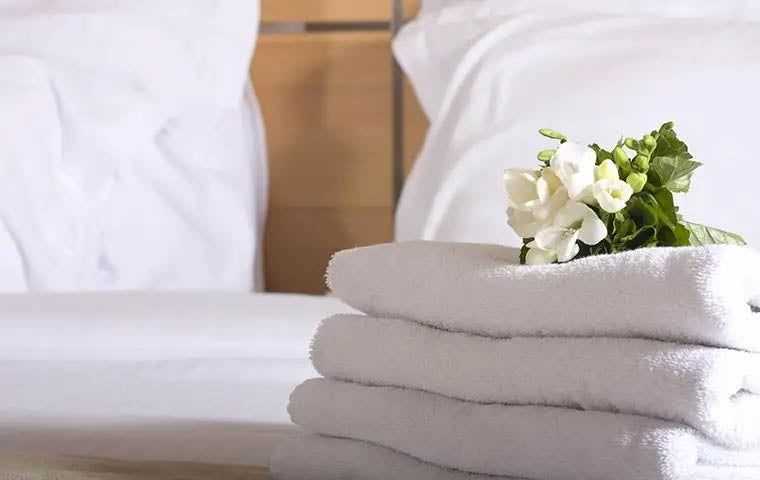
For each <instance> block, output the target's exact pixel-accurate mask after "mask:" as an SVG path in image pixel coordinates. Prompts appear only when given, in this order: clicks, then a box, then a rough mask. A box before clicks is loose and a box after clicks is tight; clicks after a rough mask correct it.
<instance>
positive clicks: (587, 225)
mask: <svg viewBox="0 0 760 480" xmlns="http://www.w3.org/2000/svg"><path fill="white" fill-rule="evenodd" d="M606 237H607V226H606V225H605V224H604V222H603V221H602V220H601V219H600V218H599V216H597V214H596V213H595V212H594V211H593V210H592V211H591V213H589V214H588V215H586V217H585V218H584V219H583V225H581V229H580V230H579V231H578V238H579V239H580V241H581V242H583V243H585V244H586V245H596V244H597V243H599V242H601V241H602V240H604V239H605V238H606Z"/></svg>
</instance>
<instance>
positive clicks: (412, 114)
mask: <svg viewBox="0 0 760 480" xmlns="http://www.w3.org/2000/svg"><path fill="white" fill-rule="evenodd" d="M403 3H404V5H403V7H404V11H405V12H406V14H407V15H411V14H412V13H413V12H414V11H415V9H416V2H403ZM401 4H402V2H396V4H395V9H394V8H393V7H394V2H391V1H387V0H366V1H363V2H359V3H358V4H357V3H356V2H351V1H342V0H319V1H316V0H308V1H299V2H281V1H279V0H271V1H268V0H264V1H262V12H261V17H262V21H263V24H262V31H261V34H260V36H259V41H258V47H257V54H256V58H255V61H254V63H253V64H252V66H251V77H252V80H253V82H254V85H255V87H256V93H257V95H258V97H259V101H260V103H261V108H262V113H263V116H264V120H265V124H266V125H267V143H268V147H269V152H270V155H269V157H270V161H269V169H270V184H271V187H270V198H269V211H268V221H267V228H266V232H267V233H266V241H265V245H264V250H265V252H264V253H265V257H264V258H265V264H266V272H267V274H266V276H267V278H266V284H267V290H268V291H269V292H290V293H259V294H244V293H212V292H207V293H204V292H187V293H134V292H133V293H129V292H126V293H91V294H80V293H76V294H42V295H37V294H34V295H21V294H20V295H4V296H2V297H1V298H0V304H2V305H3V312H2V313H0V318H1V319H2V335H0V392H2V395H0V473H1V475H0V476H2V477H3V478H6V477H7V478H24V479H36V478H46V479H48V478H56V479H69V478H71V479H77V480H79V479H91V478H108V479H133V478H140V479H143V478H145V479H164V478H187V479H195V478H214V479H220V480H225V479H228V478H229V479H237V478H253V479H256V478H267V473H266V472H267V468H266V466H267V465H268V459H269V456H270V453H271V451H272V449H273V447H274V445H275V444H276V443H277V442H278V441H280V440H282V439H284V438H286V437H287V436H289V435H292V434H293V433H294V431H295V428H294V427H293V426H292V424H291V423H290V421H289V418H288V415H287V412H286V411H285V406H286V404H287V399H288V395H289V393H290V391H291V390H292V388H293V387H294V386H295V385H297V384H298V383H300V382H301V381H302V380H303V379H305V378H308V377H310V376H313V375H314V372H313V370H312V367H311V365H310V363H309V361H308V346H309V340H310V337H311V335H312V333H313V330H314V328H315V327H316V325H317V323H318V322H319V321H320V320H321V319H322V318H325V317H326V316H329V315H330V314H333V313H339V312H345V311H348V310H349V309H348V307H346V306H345V305H343V304H341V303H340V302H338V301H337V300H334V299H332V298H330V297H325V296H318V295H313V296H312V295H307V294H322V293H324V290H325V287H324V283H323V271H324V267H325V266H326V264H327V261H328V260H329V257H330V255H331V254H332V253H333V252H335V251H337V250H340V249H342V248H347V247H352V246H355V245H365V244H371V243H377V242H381V241H385V240H390V239H391V238H392V235H393V212H394V206H395V200H396V197H397V194H398V188H399V185H400V183H399V182H400V179H401V177H402V175H403V172H404V171H405V170H408V168H409V167H410V166H411V159H412V158H413V153H414V152H415V150H416V149H417V148H418V147H419V145H420V144H421V138H422V136H423V133H424V130H425V128H426V121H425V119H424V116H423V115H422V113H421V111H420V110H419V108H418V107H417V106H416V104H415V103H414V97H413V95H411V94H408V95H403V94H402V91H401V88H405V89H407V88H408V87H407V86H403V85H402V84H401V83H400V79H401V77H400V74H399V71H398V70H397V69H394V65H393V64H392V61H391V51H390V41H391V37H392V30H393V26H394V23H393V21H392V20H395V21H396V22H398V21H400V20H401V19H402V17H403V15H402V13H401V12H402V9H401V7H402V5H401ZM394 14H395V17H394ZM283 59H285V60H283ZM357 61H360V62H361V65H362V68H361V69H356V62H357ZM407 93H410V92H407ZM402 99H403V102H404V103H403V104H401V103H400V102H401V101H402ZM402 122H404V123H406V124H407V128H405V129H401V128H400V126H401V123H402ZM404 144H406V148H403V146H404ZM378 179H379V180H378Z"/></svg>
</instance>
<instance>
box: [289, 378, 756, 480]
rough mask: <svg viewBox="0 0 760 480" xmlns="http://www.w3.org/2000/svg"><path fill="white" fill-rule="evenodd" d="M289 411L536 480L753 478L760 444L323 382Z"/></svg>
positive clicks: (301, 421) (640, 421)
mask: <svg viewBox="0 0 760 480" xmlns="http://www.w3.org/2000/svg"><path fill="white" fill-rule="evenodd" d="M357 406H360V407H361V408H357ZM288 410H289V412H290V415H291V418H292V419H293V421H294V422H295V423H297V424H298V425H301V426H302V427H304V428H306V429H307V430H309V431H311V432H316V433H321V434H325V435H331V436H336V437H345V438H352V439H357V440H364V441H368V442H372V443H376V444H378V445H381V446H385V447H388V448H391V449H393V450H396V451H399V452H402V453H406V454H408V455H411V456H413V457H416V458H419V459H421V460H423V461H427V462H430V463H434V464H437V465H443V466H446V467H450V468H455V469H458V470H463V471H469V472H476V473H483V474H491V475H511V476H517V477H526V478H534V479H541V480H692V479H694V478H695V477H696V478H699V477H700V476H705V475H707V474H710V473H711V472H716V471H719V472H722V474H723V475H725V476H726V478H730V477H729V476H728V474H731V473H732V472H734V473H737V474H738V473H748V474H753V475H754V478H760V450H756V451H731V450H727V449H723V448H720V447H716V446H713V445H711V444H709V443H708V442H707V441H706V440H705V439H704V438H703V437H701V436H700V435H699V434H698V433H696V432H695V431H694V430H692V429H690V428H687V427H683V426H680V425H678V424H675V423H671V422H667V421H663V420H656V419H651V418H647V417H640V416H634V415H626V414H612V413H602V412H584V411H578V410H572V409H565V408H553V407H536V406H505V405H483V404H477V403H469V402H463V401H460V400H454V399H451V398H448V397H444V396H440V395H435V394H432V393H426V392H421V391H416V390H409V389H400V388H391V387H369V386H362V385H358V384H351V383H347V382H339V381H333V380H325V379H314V380H309V381H307V382H305V383H304V384H302V385H301V386H299V387H298V388H296V390H295V391H294V392H293V394H292V396H291V401H290V405H289V407H288ZM733 467H737V468H735V469H734V468H733Z"/></svg>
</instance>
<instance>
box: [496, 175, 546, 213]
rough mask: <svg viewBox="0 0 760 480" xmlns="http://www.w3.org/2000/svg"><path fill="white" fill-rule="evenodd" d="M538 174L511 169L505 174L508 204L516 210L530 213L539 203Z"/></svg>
mask: <svg viewBox="0 0 760 480" xmlns="http://www.w3.org/2000/svg"><path fill="white" fill-rule="evenodd" d="M537 181H538V172H536V171H534V170H525V169H517V168H513V169H509V170H507V171H505V172H504V185H505V187H506V189H507V204H508V205H509V206H510V207H512V208H515V209H518V210H523V211H528V210H530V209H531V208H532V207H533V206H534V205H535V204H537V203H539V196H538V189H537V186H536V182H537Z"/></svg>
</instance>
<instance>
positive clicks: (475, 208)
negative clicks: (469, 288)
mask: <svg viewBox="0 0 760 480" xmlns="http://www.w3.org/2000/svg"><path fill="white" fill-rule="evenodd" d="M563 3H566V2H560V1H559V0H510V1H509V2H504V1H501V0H492V1H489V0H481V1H470V2H453V3H452V4H451V5H450V6H448V7H446V8H443V9H440V10H438V11H435V12H432V13H428V14H423V15H421V16H420V17H419V18H418V19H416V20H414V21H413V22H411V23H410V24H409V25H408V26H407V27H406V28H405V29H404V30H403V31H402V32H401V34H400V35H399V37H398V39H397V40H396V43H395V51H396V55H397V57H398V59H399V61H400V63H401V64H402V66H403V67H404V69H405V70H406V72H407V73H408V75H409V76H410V78H411V80H412V82H413V84H414V86H415V89H416V91H417V93H418V96H419V98H420V100H421V103H422V104H423V108H424V109H425V111H426V112H427V114H428V115H429V116H430V119H431V128H430V131H429V134H428V137H427V141H426V144H425V146H424V148H423V150H422V152H421V154H420V156H419V158H418V160H417V163H416V165H415V167H414V169H413V171H412V173H411V175H410V177H409V179H408V181H407V184H406V186H405V189H404V193H403V196H402V199H401V203H400V206H399V210H398V215H397V219H396V227H397V229H396V232H397V233H396V235H397V238H398V239H399V240H408V239H430V240H453V241H478V242H497V243H507V244H513V245H518V244H519V239H518V238H517V236H516V235H514V234H513V233H512V232H511V231H510V229H509V227H508V226H507V225H506V214H505V209H506V205H505V194H504V187H503V185H502V173H503V170H504V169H505V168H510V167H530V166H532V165H535V164H536V163H535V162H536V160H535V155H536V153H537V152H538V151H539V150H541V149H543V148H547V145H549V144H548V143H547V142H545V141H544V139H542V138H541V137H539V136H538V135H537V133H536V132H537V130H538V129H539V128H541V127H549V128H554V129H558V130H561V131H563V132H564V133H566V134H568V135H569V136H571V137H572V138H573V139H575V140H577V141H581V142H592V141H599V142H600V143H605V144H609V145H611V144H614V143H615V142H616V141H617V139H618V138H619V137H620V136H621V135H623V134H625V135H632V136H633V135H636V136H638V135H642V134H644V133H645V132H648V131H650V130H651V129H653V128H655V127H658V126H659V125H660V124H661V123H662V122H665V121H669V120H674V121H676V124H677V130H678V131H679V133H680V134H681V135H682V137H683V138H684V139H685V140H686V141H687V143H689V145H690V147H691V151H692V153H693V154H694V155H695V156H696V158H697V160H701V161H702V162H703V163H704V164H705V166H704V167H703V168H702V169H700V170H698V172H697V174H696V176H695V179H694V182H693V188H692V192H691V193H689V194H688V195H687V196H686V197H684V198H683V199H680V202H681V205H682V207H683V209H682V211H683V213H684V215H685V216H686V217H687V218H688V219H690V220H693V221H697V222H703V223H707V224H710V225H713V226H715V227H722V228H725V229H728V230H732V231H736V232H739V233H742V234H744V236H745V238H746V239H747V240H748V241H749V242H750V243H751V244H754V245H756V246H760V211H758V210H757V208H756V207H755V204H756V203H757V201H756V199H755V198H754V190H755V189H756V187H755V183H756V178H760V162H758V161H757V160H756V159H755V158H754V157H755V155H754V154H753V152H754V151H755V150H756V147H755V139H756V130H757V127H756V125H757V120H756V112H757V111H759V109H760V96H759V95H758V94H757V85H760V49H758V48H757V45H760V24H759V23H758V19H760V3H758V2H750V1H739V0H737V1H725V2H713V1H709V2H708V1H686V0H674V1H669V2H661V1H655V0H637V1H635V2H634V1H628V2H608V1H607V0H583V1H578V2H573V3H572V8H571V7H567V6H564V5H562V4H563Z"/></svg>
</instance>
